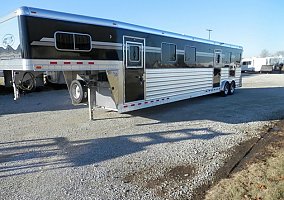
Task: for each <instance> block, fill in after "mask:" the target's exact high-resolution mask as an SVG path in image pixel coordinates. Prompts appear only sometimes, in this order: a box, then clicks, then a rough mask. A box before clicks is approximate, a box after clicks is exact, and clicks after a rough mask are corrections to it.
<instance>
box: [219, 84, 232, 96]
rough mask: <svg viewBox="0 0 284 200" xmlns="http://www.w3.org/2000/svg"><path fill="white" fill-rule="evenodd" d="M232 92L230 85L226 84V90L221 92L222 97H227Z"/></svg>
mask: <svg viewBox="0 0 284 200" xmlns="http://www.w3.org/2000/svg"><path fill="white" fill-rule="evenodd" d="M229 91H230V84H229V83H228V82H226V83H225V85H224V90H223V91H221V96H223V97H225V96H227V95H228V94H229Z"/></svg>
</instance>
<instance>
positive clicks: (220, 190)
mask: <svg viewBox="0 0 284 200" xmlns="http://www.w3.org/2000/svg"><path fill="white" fill-rule="evenodd" d="M283 125H284V121H282V122H281V123H280V124H278V127H277V131H276V132H275V133H271V134H273V137H274V139H275V138H277V139H275V140H274V141H273V142H271V143H269V144H268V145H267V146H266V147H265V148H263V149H261V150H260V152H258V154H259V155H260V154H261V155H267V156H266V157H265V158H264V157H263V156H259V158H258V159H256V160H254V162H249V164H248V166H246V168H245V169H244V170H242V171H239V172H237V173H235V174H233V175H231V177H229V178H227V179H223V180H221V181H220V182H219V183H218V184H217V185H215V186H214V187H212V188H211V189H210V190H209V191H208V192H207V194H206V198H205V199H207V200H211V199H214V200H215V199H218V200H228V199H245V200H246V199H249V200H284V137H283V136H284V128H283V127H284V126H283ZM279 127H281V128H280V129H279ZM267 152H269V153H267Z"/></svg>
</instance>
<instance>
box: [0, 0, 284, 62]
mask: <svg viewBox="0 0 284 200" xmlns="http://www.w3.org/2000/svg"><path fill="white" fill-rule="evenodd" d="M2 3H3V2H2ZM3 5H4V6H3ZM20 6H31V7H37V8H43V9H50V10H56V11H62V12H69V13H75V14H81V15H87V16H93V17H99V18H106V19H114V20H117V21H123V22H128V23H132V24H137V25H142V26H146V27H151V28H156V29H161V30H165V31H171V32H176V33H181V34H186V35H192V36H196V37H201V38H205V39H208V32H207V31H206V29H212V30H213V31H212V32H211V39H212V40H216V41H220V42H225V43H231V44H236V45H241V46H243V48H244V57H250V56H257V55H259V54H260V52H261V50H263V49H267V50H268V51H269V52H270V53H275V52H276V51H281V50H284V23H283V19H284V1H282V0H235V1H231V0H140V1H135V0H73V1H72V0H45V1H44V0H7V1H5V4H2V7H1V9H0V16H5V15H6V14H8V13H10V12H12V11H14V10H16V8H18V7H20Z"/></svg>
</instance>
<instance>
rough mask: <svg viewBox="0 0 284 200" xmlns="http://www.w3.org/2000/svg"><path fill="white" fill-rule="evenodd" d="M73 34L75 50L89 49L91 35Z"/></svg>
mask: <svg viewBox="0 0 284 200" xmlns="http://www.w3.org/2000/svg"><path fill="white" fill-rule="evenodd" d="M74 36H75V50H82V51H90V50H91V48H92V46H91V39H90V38H91V37H90V36H89V35H78V34H74Z"/></svg>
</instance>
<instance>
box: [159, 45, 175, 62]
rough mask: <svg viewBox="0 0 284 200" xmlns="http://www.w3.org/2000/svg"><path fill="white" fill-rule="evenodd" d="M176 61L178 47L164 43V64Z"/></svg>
mask: <svg viewBox="0 0 284 200" xmlns="http://www.w3.org/2000/svg"><path fill="white" fill-rule="evenodd" d="M175 61H176V45H175V44H169V43H162V63H168V62H175Z"/></svg>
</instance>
